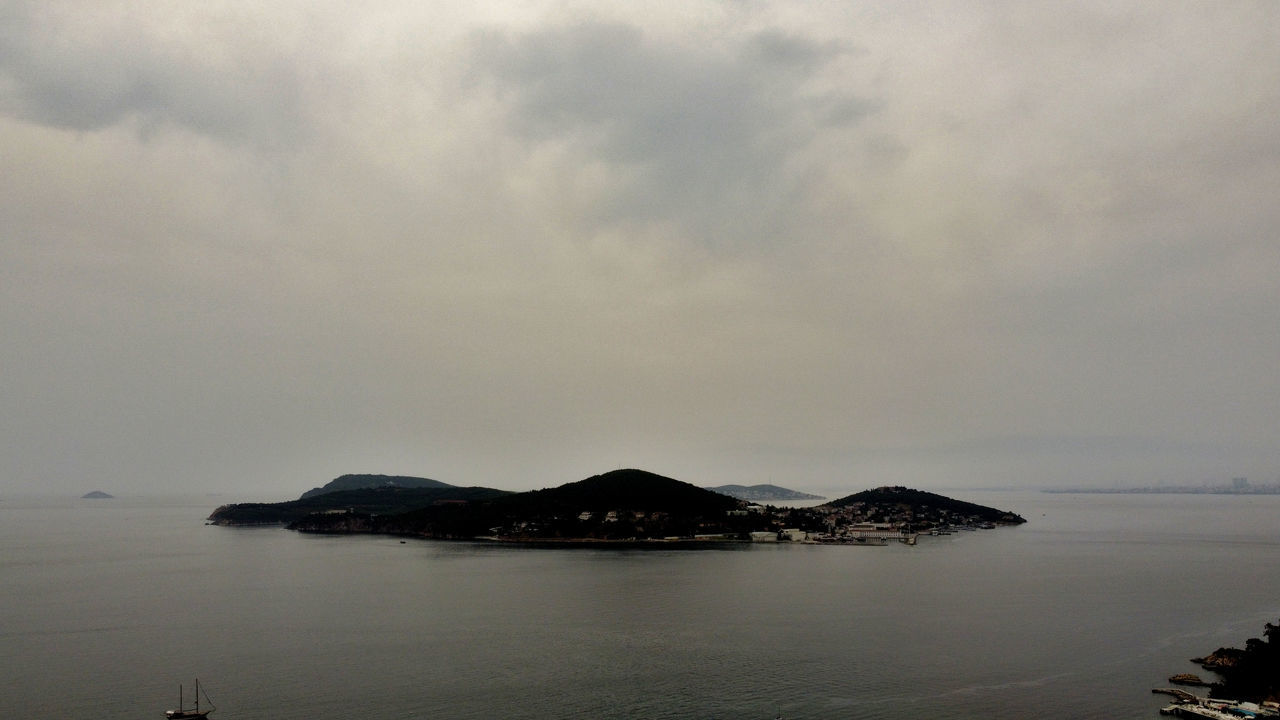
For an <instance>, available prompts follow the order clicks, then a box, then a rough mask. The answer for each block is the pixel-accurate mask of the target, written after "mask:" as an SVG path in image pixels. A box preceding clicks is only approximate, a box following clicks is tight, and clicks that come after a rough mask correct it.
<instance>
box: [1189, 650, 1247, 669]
mask: <svg viewBox="0 0 1280 720" xmlns="http://www.w3.org/2000/svg"><path fill="white" fill-rule="evenodd" d="M1243 655H1244V651H1243V650H1240V649H1238V648H1218V649H1217V650H1214V651H1213V652H1211V653H1209V654H1208V655H1205V656H1204V657H1199V658H1191V662H1193V663H1195V664H1197V665H1199V666H1200V667H1202V668H1204V669H1205V670H1219V669H1221V668H1230V667H1235V666H1236V663H1238V662H1239V661H1240V658H1241V656H1243Z"/></svg>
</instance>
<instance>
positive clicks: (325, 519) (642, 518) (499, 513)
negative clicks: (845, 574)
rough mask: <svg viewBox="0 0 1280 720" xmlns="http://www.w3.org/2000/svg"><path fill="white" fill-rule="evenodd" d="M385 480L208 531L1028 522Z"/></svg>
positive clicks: (640, 537)
mask: <svg viewBox="0 0 1280 720" xmlns="http://www.w3.org/2000/svg"><path fill="white" fill-rule="evenodd" d="M385 477H386V476H343V478H338V479H337V480H335V481H333V482H331V483H329V485H326V486H325V487H326V488H328V487H330V486H332V487H333V488H335V489H332V490H331V491H328V492H321V493H319V494H314V491H310V492H308V493H305V494H304V495H303V497H301V498H299V499H298V500H292V501H287V502H282V503H239V504H232V505H224V506H222V507H220V508H218V509H217V510H215V511H214V512H213V514H212V515H210V516H209V522H210V523H211V524H215V525H262V524H279V525H284V526H285V527H287V528H289V529H292V530H297V531H300V532H315V533H378V534H389V535H401V536H413V537H424V538H434V539H468V540H474V539H484V540H490V541H499V542H524V543H593V542H594V543H654V542H663V543H671V542H682V541H693V542H700V543H707V542H778V541H792V542H809V543H833V544H852V543H857V544H884V543H885V542H887V541H888V540H890V539H901V540H903V541H904V542H905V541H908V540H909V541H910V542H911V543H914V542H915V537H916V536H917V535H918V534H919V533H922V532H932V533H934V534H943V533H947V532H950V531H951V530H952V529H979V528H987V529H989V528H994V527H996V526H997V525H1016V524H1020V523H1023V522H1026V521H1025V520H1024V519H1023V518H1022V517H1020V516H1019V515H1017V514H1015V513H1012V512H1008V511H1003V510H997V509H995V508H989V507H985V506H982V505H976V504H973V503H967V502H964V501H960V500H954V499H951V498H947V497H943V496H941V495H935V494H933V493H928V492H924V491H921V490H912V489H910V488H904V487H882V488H877V489H874V490H867V491H864V492H861V493H857V494H854V495H850V496H847V497H844V498H840V499H838V500H835V501H832V502H829V503H826V504H824V505H819V506H815V507H806V508H779V507H773V506H766V505H760V504H756V503H753V502H750V501H746V500H741V499H738V498H735V497H731V496H729V495H725V494H722V493H719V492H714V491H712V490H708V489H705V488H700V487H697V486H695V485H692V484H690V483H686V482H682V481H680V480H675V479H672V478H668V477H663V476H661V475H657V474H654V473H651V472H647V471H644V470H634V469H628V470H614V471H612V472H608V473H604V474H602V475H595V476H592V477H589V478H587V479H585V480H580V481H577V482H572V483H568V484H565V485H561V486H558V487H555V488H547V489H543V490H534V491H529V492H519V493H516V492H508V491H503V490H495V489H493V488H482V487H468V488H463V487H456V486H453V485H448V484H447V483H440V482H438V481H426V480H425V478H416V479H415V478H406V477H403V476H395V478H396V480H395V482H394V483H389V482H386V481H385V479H384V478H385ZM356 478H362V480H357V479H356ZM411 480H422V481H425V483H415V482H409V481H411ZM339 481H341V482H339ZM363 483H367V484H366V485H365V486H363V487H353V485H360V484H363ZM414 485H417V486H414ZM336 488H348V489H336ZM320 489H321V490H323V489H324V488H320Z"/></svg>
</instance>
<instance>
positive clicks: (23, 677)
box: [0, 491, 1280, 720]
mask: <svg viewBox="0 0 1280 720" xmlns="http://www.w3.org/2000/svg"><path fill="white" fill-rule="evenodd" d="M947 494H948V495H951V496H953V497H956V498H959V499H963V500H968V501H972V502H977V503H981V504H984V505H991V506H994V507H997V508H1000V509H1005V510H1012V511H1015V512H1018V513H1020V514H1022V515H1023V516H1024V517H1026V518H1027V520H1028V522H1027V524H1025V525H1022V526H1018V527H1004V528H997V529H994V530H980V531H975V532H958V533H956V534H953V535H949V536H939V537H922V538H921V539H920V542H919V543H918V544H917V545H916V546H914V547H909V546H906V545H901V544H898V543H891V544H890V545H888V546H885V547H840V546H810V545H798V544H795V545H793V544H748V545H743V546H741V547H731V548H724V547H720V548H716V549H700V550H692V549H675V548H664V549H645V550H641V549H616V548H600V547H585V548H578V547H575V548H563V549H560V548H551V549H548V548H527V547H519V546H513V545H496V544H486V543H479V542H451V541H430V540H418V539H401V538H396V537H381V536H320V535H305V534H299V533H296V532H291V531H287V530H284V529H281V528H275V527H270V528H230V527H216V526H210V525H205V524H204V520H205V518H206V517H207V516H208V515H209V513H210V512H211V511H212V510H213V509H214V507H216V506H217V505H219V504H221V503H222V502H225V501H226V499H225V498H209V497H196V498H178V497H172V498H127V497H122V498H116V499H112V500H82V499H49V498H45V499H41V498H20V497H11V496H4V497H0V718H3V719H5V720H25V719H28V718H30V719H37V718H55V717H56V718H86V719H88V718H94V719H105V720H145V719H146V718H157V719H158V718H161V717H163V713H164V711H165V710H166V709H171V708H175V707H176V706H177V704H178V696H179V686H180V685H181V686H182V688H183V692H184V696H185V699H186V700H187V702H188V704H190V702H191V699H192V695H191V693H192V690H193V683H194V680H195V679H196V678H199V680H200V685H201V688H202V689H203V690H204V692H205V694H206V695H207V697H208V700H206V699H205V698H204V697H202V698H201V707H202V709H206V708H207V707H208V702H209V701H212V703H213V704H214V705H215V706H216V710H215V712H214V713H213V715H212V716H211V717H212V718H214V720H255V719H261V720H266V719H268V718H270V719H272V720H316V719H324V720H346V719H348V718H362V719H370V720H391V719H393V718H394V719H395V720H402V719H404V718H423V719H428V718H429V719H432V720H470V719H476V720H479V719H482V718H483V719H484V720H524V719H528V720H546V719H548V718H581V719H583V720H586V719H588V718H590V719H592V720H600V719H610V718H635V719H637V720H638V719H642V718H643V719H660V718H663V719H665V718H670V719H672V720H675V719H679V720H695V719H697V720H713V719H716V718H722V719H724V720H771V719H772V718H776V717H781V718H786V719H788V720H791V719H795V720H799V719H808V720H832V719H837V718H839V719H843V718H849V719H867V720H872V719H880V718H884V719H888V718H892V719H894V720H902V719H904V718H928V719H930V720H946V719H951V718H955V719H960V718H966V719H967V718H984V719H999V718H1011V719H1012V718H1018V719H1022V718H1063V719H1066V718H1071V719H1072V720H1079V719H1080V718H1099V719H1103V718H1107V719H1111V718H1152V719H1154V718H1157V717H1159V715H1158V710H1159V708H1160V707H1161V706H1162V705H1163V704H1165V702H1164V701H1167V700H1168V698H1166V697H1164V696H1160V695H1153V694H1152V693H1151V690H1152V688H1157V687H1166V686H1168V683H1167V678H1168V676H1170V675H1172V674H1174V673H1181V672H1200V673H1204V671H1201V670H1200V669H1199V668H1197V667H1196V666H1194V665H1192V664H1191V663H1190V662H1189V658H1192V657H1195V656H1199V655H1204V654H1207V653H1209V652H1211V651H1212V650H1214V649H1216V648H1218V647H1220V646H1224V645H1236V646H1242V645H1243V643H1244V642H1245V640H1246V639H1248V638H1250V637H1257V636H1260V635H1261V633H1262V630H1263V626H1264V624H1265V623H1266V622H1268V621H1270V622H1276V621H1277V619H1278V618H1280V572H1277V571H1276V567H1277V560H1280V496H1275V495H1273V496H1229V495H1094V494H1048V493H1042V492H1036V491H955V492H948V493H947ZM1205 674H1206V675H1207V673H1205Z"/></svg>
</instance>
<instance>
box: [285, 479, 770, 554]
mask: <svg viewBox="0 0 1280 720" xmlns="http://www.w3.org/2000/svg"><path fill="white" fill-rule="evenodd" d="M741 504H742V503H741V501H739V500H736V499H734V498H731V497H728V496H727V495H721V494H719V493H714V492H711V491H710V490H705V489H703V488H700V487H697V486H696V485H691V484H689V483H686V482H682V481H680V480H673V479H671V478H668V477H663V476H661V475H656V474H654V473H651V472H646V471H643V470H614V471H612V472H608V473H604V474H603V475H595V476H592V477H589V478H587V479H585V480H579V481H577V482H571V483H567V484H565V485H561V486H559V487H554V488H548V489H544V490H533V491H529V492H522V493H513V494H508V495H504V496H501V497H492V498H487V499H477V500H474V501H471V502H467V503H465V504H464V503H448V504H439V503H437V504H433V505H430V506H425V507H422V508H419V509H417V510H413V511H411V512H406V513H402V514H399V515H385V514H384V515H379V516H377V517H367V516H356V515H354V514H347V515H337V514H331V515H309V516H306V517H304V518H301V519H299V520H298V521H297V522H295V523H293V524H292V525H291V527H293V528H294V529H297V530H303V531H309V532H380V533H394V534H404V535H419V536H424V537H435V538H470V537H478V536H497V537H502V538H506V539H524V540H535V539H574V538H578V539H598V540H599V539H619V538H651V537H658V538H661V537H670V536H675V535H679V536H692V535H693V534H694V533H696V532H712V531H715V532H726V531H728V530H729V529H730V526H732V525H733V524H734V523H735V522H737V523H742V522H745V520H743V519H742V518H730V517H729V515H728V511H730V510H737V509H738V508H739V507H740V505H741Z"/></svg>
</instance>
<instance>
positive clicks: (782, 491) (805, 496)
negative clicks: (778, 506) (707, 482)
mask: <svg viewBox="0 0 1280 720" xmlns="http://www.w3.org/2000/svg"><path fill="white" fill-rule="evenodd" d="M707 489H708V490H710V491H712V492H718V493H720V494H721V495H728V496H729V497H735V498H738V499H739V500H751V501H755V502H768V501H770V500H826V498H825V497H823V496H821V495H810V494H809V493H804V492H800V491H798V490H790V489H788V488H784V487H778V486H777V485H719V486H717V487H709V488H707Z"/></svg>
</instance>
